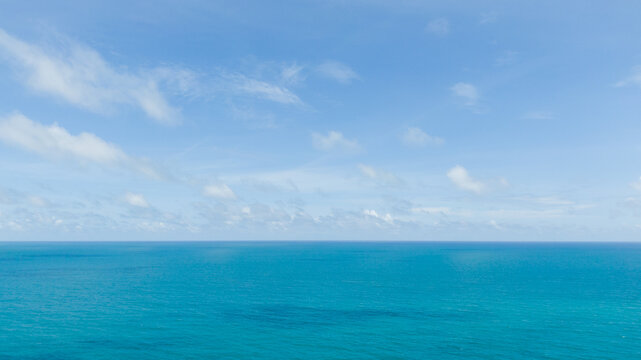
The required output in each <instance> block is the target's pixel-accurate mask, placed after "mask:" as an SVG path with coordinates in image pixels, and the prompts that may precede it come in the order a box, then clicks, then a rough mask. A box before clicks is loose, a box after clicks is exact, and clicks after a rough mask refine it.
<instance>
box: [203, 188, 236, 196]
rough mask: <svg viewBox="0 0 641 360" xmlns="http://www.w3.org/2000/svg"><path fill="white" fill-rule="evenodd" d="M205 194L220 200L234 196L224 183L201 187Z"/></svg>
mask: <svg viewBox="0 0 641 360" xmlns="http://www.w3.org/2000/svg"><path fill="white" fill-rule="evenodd" d="M203 194H204V195H205V196H209V197H213V198H216V199H221V200H231V199H235V198H236V194H235V193H234V192H233V191H232V189H230V188H229V186H227V185H226V184H211V185H207V186H205V187H204V188H203Z"/></svg>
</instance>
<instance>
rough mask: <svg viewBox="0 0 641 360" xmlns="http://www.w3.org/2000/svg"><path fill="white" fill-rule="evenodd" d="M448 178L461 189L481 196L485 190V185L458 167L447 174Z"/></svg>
mask: <svg viewBox="0 0 641 360" xmlns="http://www.w3.org/2000/svg"><path fill="white" fill-rule="evenodd" d="M447 177H448V178H450V180H451V181H452V182H453V183H454V184H455V185H456V186H458V187H459V188H461V189H463V190H467V191H471V192H474V193H477V194H480V193H481V192H483V190H484V189H485V184H483V183H482V182H480V181H477V180H475V179H473V178H472V177H471V176H470V175H469V174H468V173H467V170H465V168H464V167H462V166H460V165H457V166H455V167H453V168H451V169H450V170H449V171H448V172H447Z"/></svg>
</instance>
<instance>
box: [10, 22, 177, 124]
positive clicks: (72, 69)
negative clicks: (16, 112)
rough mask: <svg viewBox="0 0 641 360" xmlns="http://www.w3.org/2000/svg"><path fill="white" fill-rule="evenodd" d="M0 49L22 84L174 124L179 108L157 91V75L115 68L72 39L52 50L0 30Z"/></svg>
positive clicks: (82, 104) (94, 108)
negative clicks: (133, 109) (138, 111)
mask: <svg viewBox="0 0 641 360" xmlns="http://www.w3.org/2000/svg"><path fill="white" fill-rule="evenodd" d="M0 53H4V54H6V55H7V57H8V59H9V60H10V61H11V63H13V64H14V65H15V67H16V68H18V69H19V70H20V72H19V73H20V76H21V77H22V78H23V80H24V81H25V83H26V85H27V86H28V87H30V88H32V89H33V90H35V91H38V92H41V93H46V94H49V95H53V96H56V97H58V98H61V99H63V100H65V101H67V102H69V103H71V104H73V105H76V106H78V107H81V108H85V109H88V110H91V111H94V112H104V111H107V110H109V109H110V108H111V107H112V106H113V105H116V104H128V105H133V106H137V107H139V108H140V109H141V110H142V111H143V112H145V113H146V114H147V116H149V117H151V118H152V119H154V120H156V121H157V122H160V123H163V124H175V123H177V122H179V118H180V114H179V111H178V109H176V108H174V107H172V106H171V105H169V103H168V102H167V100H166V99H165V96H164V95H163V94H162V92H161V91H160V90H159V88H158V85H159V79H157V78H156V77H154V75H153V74H152V73H149V74H133V73H129V72H127V71H125V70H117V69H115V68H114V67H112V66H111V65H110V64H108V63H107V62H106V61H105V60H104V59H103V58H102V57H101V56H100V54H99V53H98V52H96V51H95V50H93V49H90V48H88V47H85V46H81V45H79V44H75V43H73V42H71V41H66V42H64V43H63V44H62V46H60V49H58V50H57V51H46V50H45V49H44V48H41V47H38V46H36V45H33V44H29V43H26V42H24V41H21V40H19V39H17V38H15V37H13V36H11V35H9V34H7V33H6V32H5V31H4V30H2V29H0Z"/></svg>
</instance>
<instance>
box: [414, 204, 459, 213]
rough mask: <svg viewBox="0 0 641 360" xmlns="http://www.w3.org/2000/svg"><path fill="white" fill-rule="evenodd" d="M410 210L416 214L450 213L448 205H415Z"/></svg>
mask: <svg viewBox="0 0 641 360" xmlns="http://www.w3.org/2000/svg"><path fill="white" fill-rule="evenodd" d="M411 211H412V212H413V213H417V214H427V215H450V214H452V209H450V208H449V207H444V206H440V207H415V208H412V209H411Z"/></svg>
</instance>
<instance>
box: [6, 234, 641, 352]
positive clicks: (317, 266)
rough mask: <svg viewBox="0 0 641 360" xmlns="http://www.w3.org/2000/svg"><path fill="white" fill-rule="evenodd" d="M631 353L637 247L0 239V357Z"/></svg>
mask: <svg viewBox="0 0 641 360" xmlns="http://www.w3.org/2000/svg"><path fill="white" fill-rule="evenodd" d="M290 358H291V359H640V358H641V245H635V244H610V245H605V244H516V243H513V244H498V243H494V244H492V243H488V244H478V243H465V244H448V243H246V242H245V243H0V359H3V360H4V359H12V360H13V359H290Z"/></svg>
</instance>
